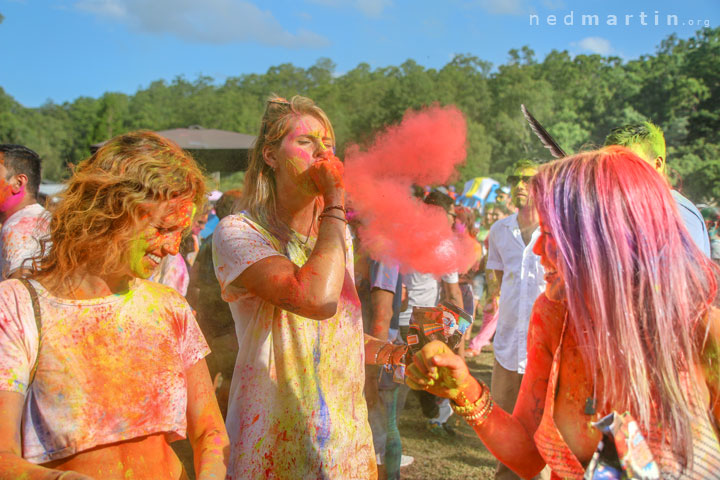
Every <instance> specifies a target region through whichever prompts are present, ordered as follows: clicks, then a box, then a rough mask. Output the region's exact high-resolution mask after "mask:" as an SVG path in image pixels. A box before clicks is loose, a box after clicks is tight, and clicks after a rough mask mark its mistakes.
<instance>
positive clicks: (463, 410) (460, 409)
mask: <svg viewBox="0 0 720 480" xmlns="http://www.w3.org/2000/svg"><path fill="white" fill-rule="evenodd" d="M478 383H479V384H480V395H479V396H478V399H477V400H475V402H470V401H469V400H468V399H467V397H466V396H465V392H464V391H462V390H460V394H459V395H458V398H460V397H462V400H464V402H463V403H464V405H458V404H457V403H456V402H455V401H454V400H453V401H452V402H451V403H450V405H451V406H452V409H453V411H454V412H455V413H457V414H458V415H469V414H471V413H473V412H474V411H475V410H477V408H478V407H479V406H480V404H481V403H482V402H483V401H484V397H485V395H486V391H488V392H487V393H489V389H488V386H487V385H486V384H485V382H478Z"/></svg>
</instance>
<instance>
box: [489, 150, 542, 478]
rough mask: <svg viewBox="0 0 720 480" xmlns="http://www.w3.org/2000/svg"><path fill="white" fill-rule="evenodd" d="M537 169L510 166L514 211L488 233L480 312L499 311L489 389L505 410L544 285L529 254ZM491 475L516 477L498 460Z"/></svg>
mask: <svg viewBox="0 0 720 480" xmlns="http://www.w3.org/2000/svg"><path fill="white" fill-rule="evenodd" d="M535 173H537V164H536V163H535V162H532V161H529V160H520V161H519V162H517V163H516V164H515V165H514V166H513V173H512V175H510V177H508V181H509V182H510V185H512V189H511V191H510V194H511V196H512V202H513V205H514V206H515V207H516V208H517V213H514V214H512V215H510V216H509V217H506V218H504V219H502V220H499V221H497V222H495V224H493V226H492V227H491V228H490V234H489V235H488V259H487V263H486V265H485V274H486V278H487V285H488V287H487V294H486V303H485V307H484V309H483V311H484V312H485V313H487V314H488V316H491V315H494V314H495V312H496V311H497V315H498V320H497V326H496V331H495V338H494V340H493V349H494V352H495V361H494V363H493V373H492V386H491V391H492V394H493V398H494V399H495V402H496V403H497V404H498V405H499V406H500V407H501V408H503V409H505V410H507V411H508V412H511V411H512V409H513V407H514V406H515V401H516V400H517V397H518V393H519V391H520V384H521V382H522V379H523V374H524V373H525V367H526V364H527V349H526V346H527V334H528V324H529V322H530V312H531V310H532V305H533V302H535V299H536V298H537V297H538V295H540V294H541V293H542V291H543V290H544V289H545V281H544V279H543V274H544V272H543V268H542V266H541V265H540V257H539V256H537V255H536V254H535V253H533V247H534V245H535V242H536V241H537V239H538V237H539V236H540V229H539V228H538V219H537V214H536V212H535V207H534V206H533V204H532V201H531V199H530V192H529V191H528V186H529V183H530V180H531V179H532V177H533V176H534V175H535ZM498 297H499V298H498ZM495 478H496V479H498V480H505V479H516V478H518V477H517V475H515V474H514V473H513V472H511V471H510V470H509V469H508V468H507V467H506V466H504V465H503V464H502V463H499V464H498V468H497V471H496V474H495Z"/></svg>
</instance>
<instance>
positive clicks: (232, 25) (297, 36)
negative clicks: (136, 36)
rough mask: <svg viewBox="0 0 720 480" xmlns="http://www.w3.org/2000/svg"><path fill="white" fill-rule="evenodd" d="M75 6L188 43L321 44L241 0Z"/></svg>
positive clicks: (106, 1)
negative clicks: (284, 25)
mask: <svg viewBox="0 0 720 480" xmlns="http://www.w3.org/2000/svg"><path fill="white" fill-rule="evenodd" d="M75 7H76V8H78V9H80V10H84V11H86V12H90V13H92V14H95V15H97V16H100V17H105V18H108V19H110V20H114V21H119V22H122V23H125V24H127V25H129V26H130V27H132V28H134V29H136V30H138V31H141V32H147V33H155V34H170V35H173V36H176V37H178V38H181V39H183V40H188V41H192V42H201V43H215V44H226V43H238V42H253V41H254V42H258V43H261V44H263V45H270V46H282V47H291V48H302V47H322V46H325V45H328V43H329V41H328V40H327V39H326V38H325V37H323V36H321V35H318V34H316V33H313V32H310V31H307V30H298V32H297V33H291V32H288V31H287V30H285V29H284V28H283V26H282V25H280V23H279V22H278V21H277V20H276V19H275V17H274V16H273V15H272V13H271V12H270V11H267V10H265V11H263V10H260V9H259V8H258V7H257V6H255V5H253V4H252V3H250V2H248V1H245V0H204V1H203V2H197V1H196V0H152V1H145V0H78V1H77V2H75Z"/></svg>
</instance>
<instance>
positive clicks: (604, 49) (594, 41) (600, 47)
mask: <svg viewBox="0 0 720 480" xmlns="http://www.w3.org/2000/svg"><path fill="white" fill-rule="evenodd" d="M578 46H579V47H580V48H581V49H583V50H586V51H589V52H591V53H598V54H600V55H610V54H611V53H612V52H613V48H612V47H611V46H610V41H609V40H607V39H605V38H602V37H587V38H583V39H582V40H580V43H578Z"/></svg>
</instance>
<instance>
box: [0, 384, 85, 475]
mask: <svg viewBox="0 0 720 480" xmlns="http://www.w3.org/2000/svg"><path fill="white" fill-rule="evenodd" d="M24 405H25V397H24V396H23V395H22V394H20V393H17V392H4V391H0V418H1V419H2V420H1V421H0V480H17V479H18V478H23V479H27V480H55V479H56V478H58V477H59V476H60V475H62V474H63V473H64V472H62V471H60V470H54V469H50V468H45V467H42V466H40V465H35V464H34V463H30V462H28V461H27V460H24V459H23V458H22V447H21V444H20V422H21V420H22V412H23V406H24ZM63 480H92V477H88V476H87V475H82V474H80V473H76V472H67V473H65V476H64V477H63Z"/></svg>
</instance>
